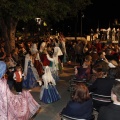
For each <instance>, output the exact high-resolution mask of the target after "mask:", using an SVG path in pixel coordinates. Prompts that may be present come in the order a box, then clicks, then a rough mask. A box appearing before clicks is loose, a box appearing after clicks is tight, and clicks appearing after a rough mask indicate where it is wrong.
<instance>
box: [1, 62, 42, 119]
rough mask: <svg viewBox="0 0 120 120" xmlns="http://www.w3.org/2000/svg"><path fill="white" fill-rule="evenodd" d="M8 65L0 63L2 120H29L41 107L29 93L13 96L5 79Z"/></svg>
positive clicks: (23, 92) (24, 92)
mask: <svg viewBox="0 0 120 120" xmlns="http://www.w3.org/2000/svg"><path fill="white" fill-rule="evenodd" d="M5 72H6V64H5V62H3V61H0V120H29V119H30V118H31V117H32V116H33V115H34V114H35V113H36V112H37V110H39V108H40V105H39V104H38V103H37V102H36V101H35V100H34V98H33V97H32V95H31V94H30V92H29V91H22V94H20V95H15V94H13V93H12V92H11V91H10V89H9V87H8V84H7V80H6V79H5V77H4V74H5Z"/></svg>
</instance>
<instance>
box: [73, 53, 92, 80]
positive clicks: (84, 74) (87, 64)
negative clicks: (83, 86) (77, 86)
mask: <svg viewBox="0 0 120 120" xmlns="http://www.w3.org/2000/svg"><path fill="white" fill-rule="evenodd" d="M91 61H92V57H91V56H89V55H87V56H86V57H85V60H84V62H83V65H82V66H75V78H76V79H77V80H80V81H84V80H88V79H89V78H90V73H91Z"/></svg>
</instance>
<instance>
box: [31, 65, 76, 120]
mask: <svg viewBox="0 0 120 120" xmlns="http://www.w3.org/2000/svg"><path fill="white" fill-rule="evenodd" d="M74 66H75V64H71V65H68V64H65V65H64V69H63V72H62V73H60V80H59V81H57V83H56V84H57V85H56V87H57V90H58V92H59V94H60V95H61V99H60V100H59V101H57V102H55V103H51V104H44V103H42V102H41V101H40V100H39V95H40V87H39V86H38V87H36V88H34V89H32V91H31V94H32V95H33V97H34V98H35V100H36V101H37V102H38V103H39V104H40V105H41V109H40V110H39V111H38V113H37V114H36V115H35V116H34V117H33V119H32V120H60V116H59V113H60V112H61V110H62V109H63V107H64V106H66V104H67V102H68V101H69V99H70V92H69V91H68V86H69V80H70V79H71V78H72V77H73V75H74Z"/></svg>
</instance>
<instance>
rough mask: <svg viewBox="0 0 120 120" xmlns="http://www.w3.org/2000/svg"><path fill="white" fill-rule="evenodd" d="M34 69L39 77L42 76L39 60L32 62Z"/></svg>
mask: <svg viewBox="0 0 120 120" xmlns="http://www.w3.org/2000/svg"><path fill="white" fill-rule="evenodd" d="M34 67H35V68H36V70H37V72H38V74H39V76H40V77H41V76H42V74H43V66H42V64H41V63H40V61H39V60H34Z"/></svg>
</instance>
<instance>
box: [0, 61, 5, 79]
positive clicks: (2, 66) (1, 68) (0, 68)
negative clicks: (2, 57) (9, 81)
mask: <svg viewBox="0 0 120 120" xmlns="http://www.w3.org/2000/svg"><path fill="white" fill-rule="evenodd" d="M5 73H6V64H5V62H3V61H0V78H2V77H3V76H4V74H5Z"/></svg>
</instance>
